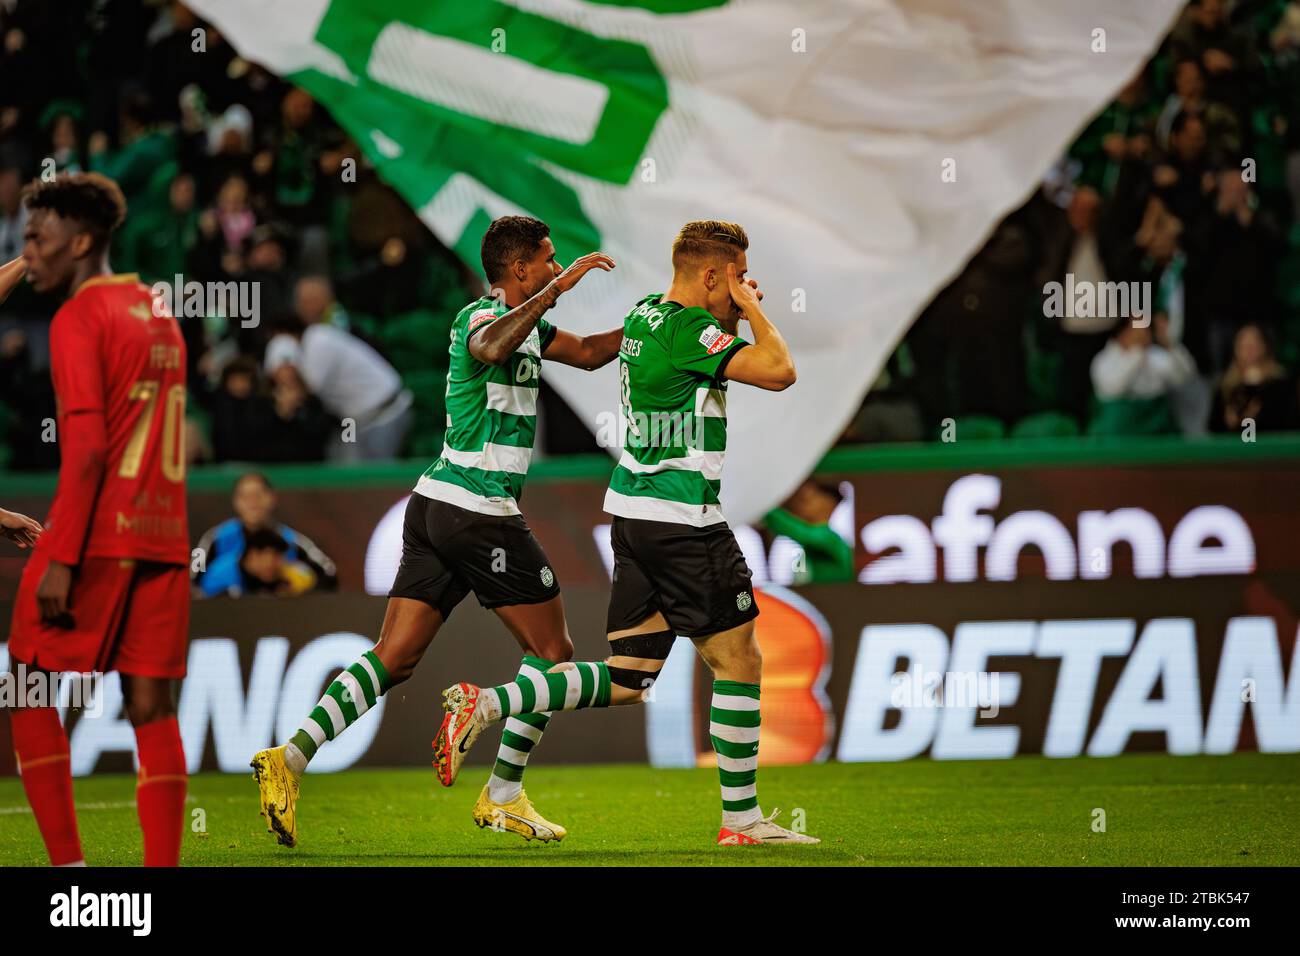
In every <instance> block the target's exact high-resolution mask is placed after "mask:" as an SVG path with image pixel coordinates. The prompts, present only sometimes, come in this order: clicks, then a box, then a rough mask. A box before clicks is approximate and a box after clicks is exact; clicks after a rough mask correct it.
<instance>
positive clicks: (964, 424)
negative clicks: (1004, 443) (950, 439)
mask: <svg viewBox="0 0 1300 956" xmlns="http://www.w3.org/2000/svg"><path fill="white" fill-rule="evenodd" d="M956 425H957V443H959V442H963V441H997V440H998V439H999V438H1005V437H1007V428H1006V426H1005V425H1003V424H1002V422H1000V421H999V420H998V419H996V418H994V417H993V416H991V415H966V416H964V417H962V418H958V419H957V420H956ZM942 433H943V429H940V435H942ZM954 444H956V443H954Z"/></svg>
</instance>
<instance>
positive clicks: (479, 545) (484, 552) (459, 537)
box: [388, 492, 560, 618]
mask: <svg viewBox="0 0 1300 956" xmlns="http://www.w3.org/2000/svg"><path fill="white" fill-rule="evenodd" d="M471 591H473V592H474V596H475V597H477V598H478V603H479V604H481V605H482V606H483V607H485V608H495V607H507V606H510V605H514V604H541V603H542V602H543V601H549V600H550V599H551V598H553V597H556V596H557V595H559V593H560V584H559V581H558V580H557V579H556V577H555V572H554V570H552V568H551V562H550V561H548V560H547V558H546V552H545V551H543V550H542V545H541V542H539V541H538V540H537V538H536V536H535V535H534V534H533V532H532V529H531V528H529V527H528V523H527V522H526V521H524V519H523V516H522V515H485V514H479V513H478V512H477V511H470V510H469V509H467V508H460V507H458V506H456V505H453V504H448V503H447V502H445V501H438V500H436V499H434V498H426V497H425V496H424V495H422V494H420V493H419V492H414V493H412V495H411V500H410V501H409V502H408V503H407V505H406V517H405V520H404V521H403V524H402V563H401V566H400V567H399V568H398V569H397V577H396V578H395V579H394V580H393V587H392V590H390V591H389V592H388V596H389V597H401V598H411V599H412V600H415V601H423V602H424V603H425V604H428V605H431V606H432V607H435V608H437V609H438V610H439V611H441V612H442V616H443V618H447V617H449V616H450V615H451V612H452V610H453V609H454V608H455V607H456V605H457V604H459V603H460V602H461V601H462V600H464V598H465V596H466V595H467V594H469V593H470V592H471Z"/></svg>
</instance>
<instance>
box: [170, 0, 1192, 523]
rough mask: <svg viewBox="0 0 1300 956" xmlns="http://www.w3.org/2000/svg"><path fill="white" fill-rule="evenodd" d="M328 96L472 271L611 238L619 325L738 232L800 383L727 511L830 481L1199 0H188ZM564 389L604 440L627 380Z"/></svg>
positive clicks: (595, 311) (592, 282)
mask: <svg viewBox="0 0 1300 956" xmlns="http://www.w3.org/2000/svg"><path fill="white" fill-rule="evenodd" d="M189 5H190V6H191V7H193V8H194V9H195V10H196V11H197V12H198V13H199V14H200V15H202V16H203V17H205V18H207V19H208V20H210V21H211V22H212V23H213V24H214V25H215V26H216V27H217V28H218V29H220V30H221V31H223V33H224V34H225V35H226V36H227V37H229V39H230V40H231V42H232V43H233V44H234V46H235V48H236V49H237V50H239V51H240V53H242V54H243V55H244V56H245V57H247V58H249V59H251V60H254V61H256V62H259V63H261V64H263V65H264V66H266V67H267V68H269V69H271V70H273V71H275V72H277V73H279V74H281V75H284V76H286V77H288V78H289V79H291V80H293V81H294V82H295V83H298V84H300V85H301V86H303V87H305V88H306V89H307V90H308V91H310V92H311V93H312V94H313V95H314V96H315V97H316V98H317V99H318V100H319V101H320V102H321V103H322V104H323V105H324V106H325V107H326V108H328V109H329V110H330V112H331V113H332V114H333V115H334V117H335V118H336V119H337V120H338V121H339V122H340V123H341V124H342V125H343V126H344V127H345V128H346V129H347V130H348V131H349V132H350V133H351V134H352V135H353V136H354V137H355V138H356V140H357V141H358V142H359V143H360V144H361V145H362V146H363V147H364V148H365V150H366V151H367V153H368V154H369V156H370V157H371V159H372V160H373V161H374V162H375V164H376V165H377V167H378V170H379V172H380V174H381V175H382V176H383V177H384V178H385V179H386V180H387V181H388V182H389V183H391V184H392V185H393V186H394V187H395V188H396V189H397V190H399V191H400V192H401V194H402V195H403V196H404V197H405V198H406V200H407V201H408V202H410V203H411V205H412V206H413V207H414V208H415V209H417V210H418V211H419V214H420V216H421V217H422V218H423V220H424V222H425V223H427V224H428V226H429V228H430V229H432V230H433V232H434V233H435V234H436V235H437V236H438V238H439V239H441V240H442V241H443V242H444V243H445V244H446V245H448V246H450V247H452V248H454V249H455V250H457V251H458V252H459V253H460V255H461V256H462V257H463V258H464V259H465V261H466V262H467V263H470V264H471V265H473V266H474V267H476V268H477V266H478V246H479V240H480V238H481V237H482V234H483V230H484V228H485V227H486V226H487V224H488V222H489V221H490V220H491V219H493V218H495V217H497V216H500V215H505V214H508V213H520V212H524V213H528V214H530V215H534V216H538V217H540V218H542V219H545V220H546V221H547V222H549V223H550V224H551V227H552V235H553V237H554V239H555V243H556V246H557V248H558V249H559V250H560V253H561V257H562V261H564V260H565V259H566V258H572V257H575V256H577V255H581V254H583V253H586V252H589V251H592V250H593V249H601V250H603V251H605V252H607V253H609V254H610V255H612V256H614V257H615V258H616V259H617V260H618V262H619V268H618V270H617V271H616V272H614V273H612V274H609V275H605V274H598V275H593V276H591V277H589V278H588V279H587V280H585V281H584V282H583V283H582V284H581V285H580V286H579V287H578V289H577V290H576V291H575V292H574V293H571V294H570V295H569V296H566V297H565V299H564V301H563V303H562V305H561V306H560V308H559V309H558V310H557V311H556V312H555V313H554V316H553V317H554V319H555V321H556V322H557V323H558V324H560V325H562V326H564V327H567V328H571V329H573V330H575V331H577V332H580V333H586V332H593V331H596V330H599V329H605V328H609V327H611V326H613V325H616V324H617V323H618V322H620V321H621V319H622V316H623V315H624V314H625V313H626V312H627V311H628V309H629V307H630V306H631V305H632V304H633V303H635V302H636V301H637V300H638V299H640V298H641V297H642V296H643V295H645V294H646V293H649V292H654V291H661V290H663V289H664V288H665V287H666V286H667V284H668V280H669V276H670V266H669V246H670V243H671V242H672V238H673V236H674V235H675V233H676V232H677V229H678V228H679V227H680V226H681V224H682V223H683V222H685V221H687V220H689V219H701V218H718V219H732V220H736V221H738V222H740V223H741V224H742V225H744V227H745V228H746V230H747V231H748V232H749V236H750V242H751V245H750V252H749V263H750V272H751V274H752V275H753V276H754V277H755V278H757V279H758V281H759V283H760V284H761V286H762V287H763V289H764V290H765V292H766V299H765V300H764V305H765V307H766V308H767V310H768V314H769V315H770V316H771V317H772V319H773V320H774V321H775V322H776V323H777V325H778V326H779V327H780V328H781V330H782V331H783V333H784V334H785V336H786V338H787V340H788V341H789V342H790V345H791V347H792V349H793V350H794V353H795V360H796V365H797V367H798V371H799V381H798V383H797V384H796V385H795V386H794V387H793V388H792V389H790V390H789V391H786V392H784V393H780V394H768V393H763V392H760V391H758V390H757V389H749V388H733V389H732V390H731V401H730V408H729V415H730V420H731V428H730V435H729V443H728V454H727V473H726V476H725V477H724V480H723V495H722V497H723V509H724V513H725V514H726V515H727V517H728V518H729V519H730V520H731V521H732V522H733V523H735V522H743V521H750V520H753V519H755V518H757V517H758V516H760V515H761V514H762V513H763V512H764V511H765V510H766V509H767V508H769V507H770V506H772V505H773V504H775V503H776V502H778V501H780V500H781V499H782V498H783V497H784V496H785V495H786V494H787V493H788V492H789V491H791V490H792V488H793V487H794V486H795V485H796V484H797V483H798V482H799V481H800V480H801V479H802V478H804V477H805V476H806V475H807V474H808V473H809V472H810V471H811V470H812V468H813V467H814V466H815V464H816V463H817V461H818V459H819V458H820V457H821V455H822V454H823V453H824V452H825V451H826V449H827V448H828V447H829V446H830V445H831V443H832V442H833V441H834V440H835V438H836V436H837V435H838V434H839V433H840V432H841V431H842V429H843V428H844V426H845V424H846V423H847V422H848V420H849V419H850V417H851V416H852V415H853V413H854V411H855V410H856V409H857V408H858V406H859V404H860V403H861V401H862V398H863V396H864V394H865V393H866V391H867V388H868V386H869V385H870V384H871V382H872V381H873V380H874V379H875V377H876V375H877V374H878V372H879V370H880V368H881V366H882V364H883V362H884V361H885V359H886V358H887V356H888V355H889V353H890V352H891V350H892V349H893V348H894V346H895V344H896V343H897V342H898V341H899V339H900V338H901V337H902V335H903V333H904V332H905V331H906V329H907V327H908V325H909V324H910V323H911V321H912V320H913V318H914V317H915V316H916V314H917V313H918V312H919V311H920V309H921V308H923V307H924V305H925V304H926V302H927V301H928V300H929V298H930V297H931V296H932V295H933V294H934V293H935V292H936V291H937V290H938V289H939V288H941V287H942V286H943V285H944V284H945V283H946V282H947V281H948V280H949V279H951V278H952V277H953V275H954V274H956V273H957V272H958V271H959V270H960V269H961V267H962V266H963V265H964V263H965V262H966V260H967V259H968V258H969V257H970V256H971V255H972V254H973V253H974V252H975V250H976V249H977V248H978V247H979V245H980V244H981V242H982V241H983V240H984V238H985V237H986V236H987V234H988V233H989V231H990V230H991V229H992V227H993V226H994V224H995V223H996V222H997V221H998V220H999V219H1000V218H1001V216H1002V215H1004V214H1005V213H1006V212H1007V211H1009V210H1010V209H1012V208H1014V207H1015V206H1016V205H1017V204H1018V203H1020V202H1021V201H1023V200H1024V199H1025V197H1026V196H1027V195H1028V194H1029V192H1030V191H1031V190H1032V189H1033V188H1034V186H1035V184H1036V183H1037V182H1038V181H1039V180H1040V179H1041V177H1042V176H1043V174H1044V173H1045V172H1046V171H1047V170H1048V168H1049V167H1050V166H1051V165H1052V163H1053V162H1054V161H1055V159H1056V158H1057V157H1058V155H1059V154H1060V152H1061V150H1062V148H1063V147H1064V146H1065V145H1066V144H1067V142H1068V141H1069V140H1070V138H1071V136H1072V135H1074V134H1075V133H1076V131H1077V130H1078V129H1079V128H1080V127H1081V126H1082V125H1083V124H1084V123H1085V122H1086V121H1087V120H1088V119H1089V118H1090V117H1091V116H1092V115H1093V114H1094V113H1095V112H1096V111H1097V110H1098V109H1100V108H1101V106H1102V105H1103V104H1104V103H1105V102H1106V101H1107V100H1108V99H1109V98H1110V97H1112V96H1113V95H1114V94H1115V93H1116V91H1117V90H1118V89H1119V88H1120V87H1121V86H1122V85H1123V84H1124V83H1125V81H1126V80H1127V79H1129V78H1130V77H1131V76H1132V75H1133V73H1134V72H1135V71H1136V70H1137V69H1138V68H1139V67H1140V65H1141V64H1142V62H1143V61H1144V59H1145V58H1146V57H1147V56H1148V55H1149V54H1150V52H1151V51H1152V49H1153V48H1154V47H1155V45H1156V44H1157V42H1158V41H1159V38H1160V37H1161V36H1162V35H1163V33H1164V32H1165V30H1167V29H1168V27H1169V26H1170V24H1171V22H1172V19H1173V17H1174V16H1175V14H1176V12H1177V11H1178V10H1179V9H1180V8H1181V7H1182V6H1183V4H1182V0H1140V2H1138V0H1089V2H1087V3H1079V2H1074V0H799V2H792V0H786V2H780V0H730V2H728V0H511V2H498V0H189ZM546 374H547V376H548V378H549V380H550V381H552V382H553V383H554V384H555V386H556V387H557V388H558V389H559V390H560V392H561V393H562V394H563V395H564V396H565V398H566V399H567V400H568V401H569V402H570V404H571V405H573V406H574V407H575V408H576V409H577V410H578V412H579V413H580V414H581V415H582V416H583V418H584V419H585V420H586V421H587V422H588V424H589V425H590V426H591V427H592V428H593V430H596V429H597V428H598V426H599V424H600V422H602V421H604V420H606V417H607V416H611V415H616V414H617V409H618V387H617V380H616V375H615V368H614V366H610V367H607V368H605V369H603V370H601V371H600V372H597V373H586V372H580V371H577V370H575V369H569V368H563V367H559V366H555V365H551V366H549V367H548V368H547V371H546Z"/></svg>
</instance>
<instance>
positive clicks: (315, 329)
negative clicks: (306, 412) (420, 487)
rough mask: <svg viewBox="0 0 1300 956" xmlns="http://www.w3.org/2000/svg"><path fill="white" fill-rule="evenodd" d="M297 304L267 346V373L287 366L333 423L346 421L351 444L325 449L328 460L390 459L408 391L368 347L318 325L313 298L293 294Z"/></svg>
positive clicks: (407, 417)
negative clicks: (296, 310)
mask: <svg viewBox="0 0 1300 956" xmlns="http://www.w3.org/2000/svg"><path fill="white" fill-rule="evenodd" d="M302 281H303V282H307V283H311V282H312V280H310V279H304V280H302ZM300 286H301V283H300ZM309 288H310V285H309ZM298 300H299V303H300V306H303V307H304V311H303V312H302V313H300V314H299V315H297V316H294V317H293V319H291V320H286V321H285V322H283V323H282V324H281V328H282V331H281V332H280V333H279V334H278V335H276V336H275V337H274V338H272V339H271V341H270V342H269V343H268V344H267V347H266V363H265V367H266V371H267V373H268V374H271V375H274V374H275V373H276V370H277V369H279V368H280V367H281V366H282V365H285V364H288V365H292V366H293V367H294V368H296V369H297V371H298V372H299V374H301V376H302V380H303V381H304V382H306V384H307V387H308V388H309V389H310V390H311V391H312V392H313V393H314V394H315V395H317V396H319V398H320V401H321V404H322V405H324V407H325V410H326V411H327V412H329V413H330V414H331V415H332V416H334V418H335V420H336V421H337V422H342V421H343V420H345V419H351V420H352V422H353V423H354V425H355V434H354V435H353V436H352V437H353V438H354V439H355V440H353V441H347V440H340V441H336V442H334V443H333V444H331V446H330V453H329V456H330V457H331V458H332V459H334V460H338V461H360V460H369V459H375V458H392V457H394V456H396V455H397V454H398V453H399V452H400V450H401V447H402V441H403V439H404V438H405V437H406V431H407V428H408V427H409V426H410V422H411V404H412V396H411V393H410V391H409V390H407V389H405V388H403V387H402V379H401V377H400V376H399V375H398V374H397V372H396V371H395V370H394V369H393V367H392V366H391V365H389V364H388V362H387V361H385V360H384V358H383V357H382V356H381V355H380V354H379V353H378V352H376V351H375V350H374V349H373V348H372V347H371V346H369V345H367V344H366V343H365V342H363V341H362V340H361V339H359V338H357V337H356V336H354V335H352V334H350V333H348V332H345V331H343V330H342V329H340V328H336V327H335V326H332V325H330V324H328V323H327V322H326V321H324V320H325V317H326V311H325V310H320V309H317V308H316V307H315V306H316V304H317V303H318V302H319V295H313V294H311V293H310V292H308V294H306V295H303V294H299V296H298Z"/></svg>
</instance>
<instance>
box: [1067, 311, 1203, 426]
mask: <svg viewBox="0 0 1300 956" xmlns="http://www.w3.org/2000/svg"><path fill="white" fill-rule="evenodd" d="M1153 329H1154V333H1155V334H1154V335H1153V334H1152V331H1153ZM1195 374H1196V363H1195V362H1194V361H1193V360H1192V356H1191V354H1190V353H1189V352H1188V351H1187V349H1185V348H1183V346H1182V345H1181V344H1179V343H1178V342H1176V341H1173V340H1172V339H1171V338H1170V336H1169V321H1168V319H1166V318H1165V317H1164V316H1163V315H1157V316H1156V318H1155V321H1154V322H1153V323H1152V325H1151V326H1150V327H1146V328H1139V327H1137V326H1136V325H1134V324H1133V323H1132V322H1124V323H1123V324H1122V325H1121V326H1120V327H1119V329H1118V331H1116V333H1115V335H1114V336H1113V337H1112V338H1111V340H1110V342H1109V343H1107V345H1106V347H1105V348H1104V349H1102V350H1101V351H1100V352H1099V353H1097V357H1096V358H1094V359H1093V360H1092V381H1093V386H1094V387H1095V389H1096V392H1097V399H1098V402H1099V404H1100V412H1099V415H1098V417H1097V419H1095V420H1094V421H1093V425H1092V431H1093V432H1094V433H1095V434H1105V435H1155V434H1162V433H1169V432H1174V431H1176V430H1177V429H1176V426H1175V421H1174V415H1173V409H1172V407H1171V405H1170V401H1169V399H1170V395H1171V393H1173V392H1175V391H1176V390H1177V389H1179V388H1180V387H1181V386H1183V385H1184V384H1185V383H1186V382H1187V381H1188V380H1189V379H1191V378H1192V377H1193V376H1194V375H1195Z"/></svg>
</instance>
